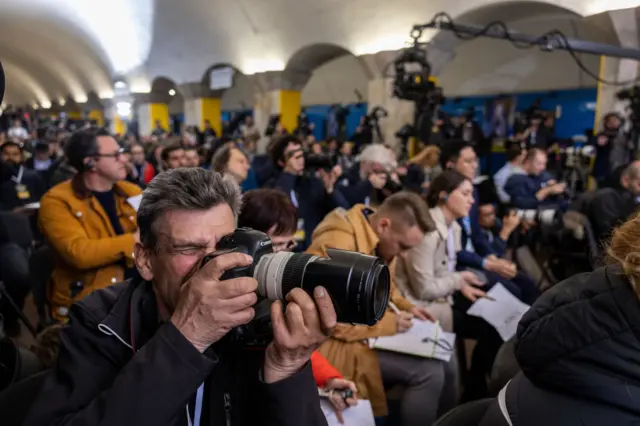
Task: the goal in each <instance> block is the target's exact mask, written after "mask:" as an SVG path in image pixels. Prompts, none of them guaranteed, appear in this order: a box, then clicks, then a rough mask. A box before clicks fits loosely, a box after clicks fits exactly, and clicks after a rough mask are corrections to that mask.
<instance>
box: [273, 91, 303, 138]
mask: <svg viewBox="0 0 640 426" xmlns="http://www.w3.org/2000/svg"><path fill="white" fill-rule="evenodd" d="M279 97H280V101H279V108H278V111H280V115H281V117H280V123H282V126H283V127H284V128H285V129H287V130H288V131H289V132H293V131H294V130H295V129H296V127H298V115H300V111H301V110H302V109H301V105H300V92H297V91H294V90H280V96H279Z"/></svg>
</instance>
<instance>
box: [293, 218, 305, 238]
mask: <svg viewBox="0 0 640 426" xmlns="http://www.w3.org/2000/svg"><path fill="white" fill-rule="evenodd" d="M293 239H294V240H296V241H305V240H306V236H305V233H304V219H302V218H300V219H298V230H297V231H296V234H295V235H294V236H293Z"/></svg>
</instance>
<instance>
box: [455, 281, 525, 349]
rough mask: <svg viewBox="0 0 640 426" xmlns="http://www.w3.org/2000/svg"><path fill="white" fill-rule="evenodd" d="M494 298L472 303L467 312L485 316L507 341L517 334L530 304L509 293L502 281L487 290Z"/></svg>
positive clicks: (476, 315) (475, 315) (481, 316)
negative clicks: (519, 324)
mask: <svg viewBox="0 0 640 426" xmlns="http://www.w3.org/2000/svg"><path fill="white" fill-rule="evenodd" d="M487 295H488V296H489V297H491V298H492V299H494V300H489V299H487V298H481V299H478V300H476V302H475V303H474V304H473V305H471V307H470V308H469V310H468V311H467V314H469V315H473V316H474V317H480V318H483V319H484V320H485V321H487V322H488V323H489V324H491V325H492V326H493V327H494V328H495V329H496V331H497V332H498V334H500V337H502V340H504V341H505V342H506V341H507V340H509V339H511V338H512V337H513V336H515V334H516V331H517V329H518V323H519V322H520V319H521V318H522V316H523V315H524V314H525V313H526V312H527V311H528V310H529V308H530V306H529V305H527V304H525V303H522V302H521V301H520V300H519V299H518V298H517V297H515V296H514V295H513V294H511V293H509V290H507V289H506V288H505V287H504V286H503V285H502V284H501V283H496V285H494V286H493V288H491V290H489V291H488V292H487Z"/></svg>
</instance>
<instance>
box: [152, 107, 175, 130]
mask: <svg viewBox="0 0 640 426" xmlns="http://www.w3.org/2000/svg"><path fill="white" fill-rule="evenodd" d="M158 120H159V121H160V124H161V125H162V128H163V129H165V130H167V131H168V130H170V126H169V106H168V105H167V104H149V122H150V124H149V129H151V131H153V130H154V129H155V128H156V121H158Z"/></svg>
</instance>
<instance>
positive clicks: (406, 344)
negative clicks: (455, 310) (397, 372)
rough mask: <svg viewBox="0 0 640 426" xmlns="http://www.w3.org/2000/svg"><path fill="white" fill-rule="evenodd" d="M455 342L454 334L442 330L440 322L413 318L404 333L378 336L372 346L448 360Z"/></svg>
mask: <svg viewBox="0 0 640 426" xmlns="http://www.w3.org/2000/svg"><path fill="white" fill-rule="evenodd" d="M435 341H437V342H438V343H437V344H436V343H435ZM455 343H456V335H455V334H453V333H447V332H446V331H444V330H443V329H442V327H440V324H438V323H434V322H431V321H421V320H419V319H414V320H413V326H412V327H411V328H410V329H409V330H408V331H407V332H406V333H398V334H396V335H395V336H383V337H378V338H377V339H375V341H374V342H373V348H374V349H381V350H386V351H393V352H400V353H404V354H409V355H415V356H419V357H423V358H435V359H440V360H442V361H447V362H448V361H449V359H450V358H451V354H452V353H453V350H454V348H455Z"/></svg>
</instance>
